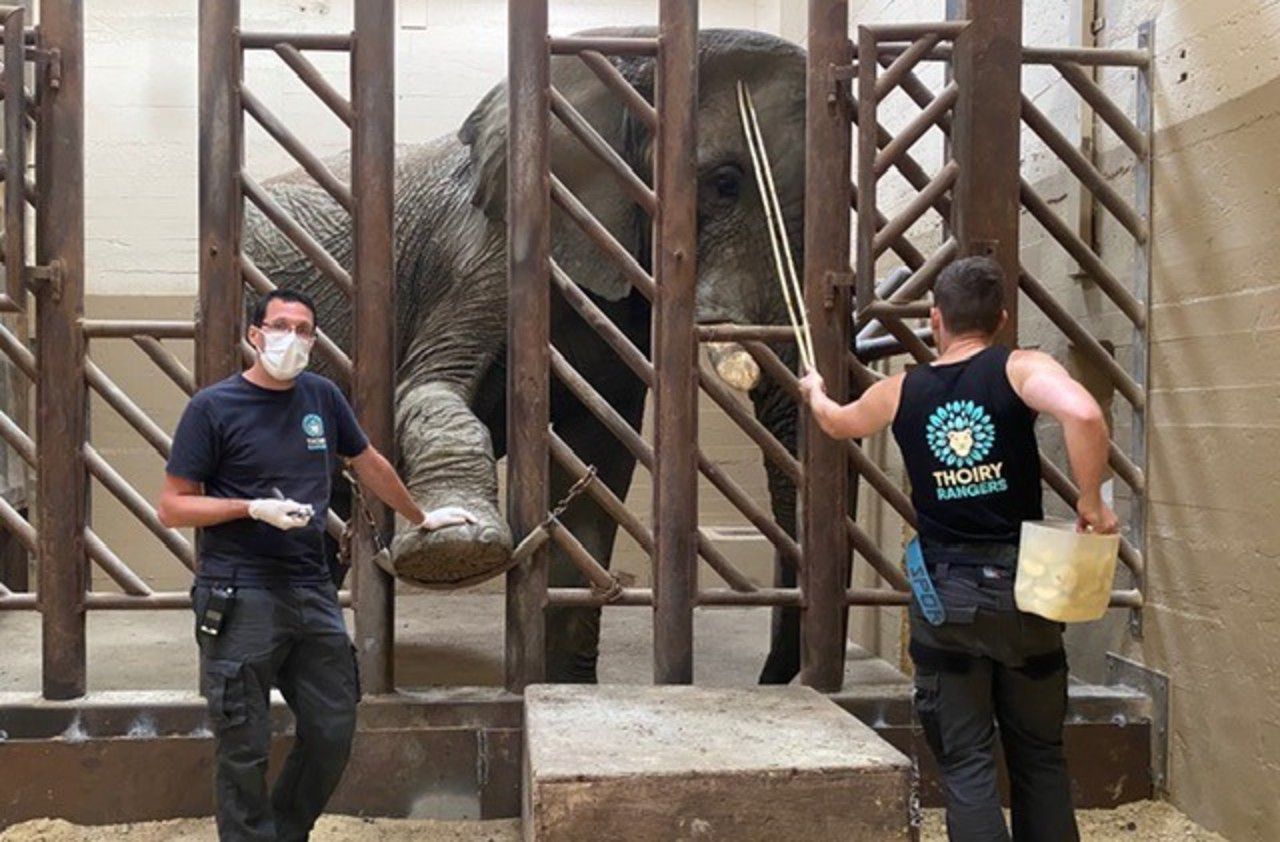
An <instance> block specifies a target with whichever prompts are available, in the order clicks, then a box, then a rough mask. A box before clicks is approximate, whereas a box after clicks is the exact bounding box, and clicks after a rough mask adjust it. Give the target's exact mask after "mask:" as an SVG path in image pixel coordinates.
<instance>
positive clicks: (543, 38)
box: [505, 0, 551, 693]
mask: <svg viewBox="0 0 1280 842" xmlns="http://www.w3.org/2000/svg"><path fill="white" fill-rule="evenodd" d="M507 44H508V51H507V52H508V77H507V78H508V79H509V80H510V81H509V85H510V90H509V92H508V97H509V107H508V111H507V137H508V166H507V277H508V284H509V288H508V295H507V313H508V318H507V346H508V350H507V354H508V356H507V359H508V361H509V362H508V366H507V488H508V489H509V490H508V492H507V521H508V523H510V524H511V530H512V532H513V533H514V535H515V536H516V538H517V539H522V538H524V537H525V536H527V535H528V534H529V533H531V532H532V531H533V530H534V529H536V528H537V526H538V524H540V523H541V522H542V521H543V519H545V518H546V516H547V511H548V509H549V508H550V501H549V500H548V496H547V488H548V486H549V485H550V478H551V467H550V464H549V461H548V458H547V453H548V449H549V448H548V445H549V441H548V425H549V424H550V421H551V418H550V382H549V376H548V365H549V358H550V353H551V351H550V347H549V345H550V342H551V296H550V292H551V290H550V282H549V276H550V266H549V262H550V254H551V224H550V221H551V197H550V181H549V179H550V173H551V153H550V145H549V136H550V110H551V104H550V95H549V91H550V89H551V60H550V55H549V53H548V45H547V4H546V3H545V2H532V3H530V2H523V0H509V2H508V5H507ZM548 552H549V549H548V548H546V547H543V548H542V549H540V550H538V551H536V552H535V553H534V554H533V555H532V557H531V558H530V559H529V561H528V562H527V563H525V564H522V565H519V566H517V567H515V568H513V569H512V570H511V571H510V572H509V573H508V574H507V604H506V661H505V663H506V676H505V678H506V681H505V683H506V687H507V689H508V690H510V691H512V692H515V693H518V692H522V691H523V690H524V688H525V687H526V686H527V685H529V684H532V683H535V682H538V681H542V680H544V679H545V677H546V649H545V647H546V621H545V617H544V613H543V607H544V605H545V604H546V603H547V601H548V594H547V568H548Z"/></svg>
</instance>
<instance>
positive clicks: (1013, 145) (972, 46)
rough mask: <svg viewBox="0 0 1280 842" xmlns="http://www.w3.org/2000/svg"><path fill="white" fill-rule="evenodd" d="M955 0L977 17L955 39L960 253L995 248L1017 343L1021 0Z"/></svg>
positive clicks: (1007, 334) (955, 208)
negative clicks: (958, 94) (959, 0)
mask: <svg viewBox="0 0 1280 842" xmlns="http://www.w3.org/2000/svg"><path fill="white" fill-rule="evenodd" d="M958 5H959V7H960V17H963V18H968V19H969V20H970V21H972V22H971V23H970V24H969V26H968V27H967V28H966V29H965V30H964V31H963V32H962V33H961V34H960V35H959V37H958V38H957V39H956V49H955V59H954V70H955V78H956V82H957V83H958V84H959V86H960V99H959V101H957V103H956V111H955V124H954V125H955V130H953V131H952V133H951V138H952V143H953V144H954V155H955V159H956V161H958V162H959V164H960V176H959V179H958V180H957V182H956V187H955V194H954V195H955V200H954V202H953V204H952V215H951V216H952V218H951V225H952V228H953V230H954V231H955V235H956V238H957V239H958V240H959V242H960V248H961V254H965V255H972V254H990V255H991V256H992V257H994V258H995V259H996V260H997V261H999V263H1000V266H1001V268H1002V269H1004V277H1005V307H1006V309H1008V311H1009V322H1008V324H1006V325H1005V327H1004V330H1003V331H1001V333H1000V337H999V338H1000V341H1002V342H1004V343H1006V344H1009V345H1013V344H1016V343H1017V337H1018V269H1019V260H1018V215H1019V211H1020V204H1019V199H1018V196H1019V182H1020V173H1019V168H1020V166H1021V162H1020V160H1019V154H1020V150H1021V148H1022V143H1021V138H1022V122H1021V121H1022V117H1021V113H1022V0H962V2H960V3H959V4H958ZM948 11H951V9H949V10H948Z"/></svg>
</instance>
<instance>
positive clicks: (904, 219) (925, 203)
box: [859, 161, 960, 309]
mask: <svg viewBox="0 0 1280 842" xmlns="http://www.w3.org/2000/svg"><path fill="white" fill-rule="evenodd" d="M959 175H960V165H959V164H958V163H956V162H955V161H948V162H947V164H946V166H944V167H943V168H942V169H941V170H940V171H939V172H938V174H937V175H936V176H934V177H933V179H932V180H931V181H930V182H929V183H928V185H926V186H925V188H924V189H923V190H921V191H920V192H919V193H917V194H916V195H915V196H914V197H912V199H911V201H910V202H908V203H907V205H906V207H904V208H903V209H902V211H901V212H900V213H899V214H898V215H897V216H895V217H894V218H893V219H891V220H889V224H888V225H886V226H885V227H884V228H883V229H881V230H880V231H879V232H877V233H876V235H875V237H874V238H873V239H872V241H871V252H872V256H873V257H879V256H880V255H881V254H883V253H884V251H885V249H887V248H888V247H889V244H890V243H892V242H893V241H894V240H896V239H898V238H899V237H901V236H902V235H904V234H906V232H907V229H909V228H910V227H911V226H912V225H914V224H916V222H917V221H918V220H919V219H920V217H922V216H924V214H925V211H927V210H929V209H930V208H932V207H933V206H934V205H936V204H937V202H938V200H939V199H940V198H942V196H943V195H944V194H946V192H947V191H948V190H950V189H951V186H952V185H953V184H955V183H956V180H957V178H958V177H959ZM859 309H862V308H859Z"/></svg>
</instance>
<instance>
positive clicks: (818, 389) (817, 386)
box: [800, 368, 827, 406]
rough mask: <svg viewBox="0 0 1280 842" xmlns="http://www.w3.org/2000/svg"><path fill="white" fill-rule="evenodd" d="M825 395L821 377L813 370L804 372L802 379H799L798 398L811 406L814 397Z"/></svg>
mask: <svg viewBox="0 0 1280 842" xmlns="http://www.w3.org/2000/svg"><path fill="white" fill-rule="evenodd" d="M826 393H827V384H826V382H825V381H824V380H823V379H822V375H821V374H819V373H818V372H817V371H816V370H814V369H812V368H811V369H809V370H808V371H807V372H805V375H804V377H801V378H800V397H801V398H803V399H804V402H805V403H806V404H808V405H810V406H812V405H813V398H814V395H825V394H826Z"/></svg>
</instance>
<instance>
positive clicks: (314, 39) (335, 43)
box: [240, 0, 376, 53]
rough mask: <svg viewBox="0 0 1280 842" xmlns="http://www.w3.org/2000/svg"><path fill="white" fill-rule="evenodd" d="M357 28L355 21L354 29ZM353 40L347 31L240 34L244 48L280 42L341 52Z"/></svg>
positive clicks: (269, 47)
mask: <svg viewBox="0 0 1280 842" xmlns="http://www.w3.org/2000/svg"><path fill="white" fill-rule="evenodd" d="M367 1H368V0H361V2H367ZM375 2H376V0H375ZM356 5H359V4H356ZM359 29H360V26H359V22H357V24H356V31H357V32H358V31H359ZM355 40H356V39H355V37H354V36H353V34H352V33H349V32H335V33H328V32H243V33H241V34H240V47H241V49H245V50H274V49H276V48H277V47H279V46H280V45H282V44H288V45H289V46H291V47H293V48H294V49H296V50H322V51H328V52H339V53H341V52H346V51H347V50H351V49H354V46H355V45H354V42H355Z"/></svg>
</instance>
